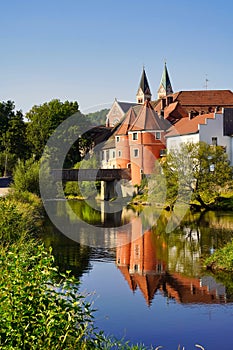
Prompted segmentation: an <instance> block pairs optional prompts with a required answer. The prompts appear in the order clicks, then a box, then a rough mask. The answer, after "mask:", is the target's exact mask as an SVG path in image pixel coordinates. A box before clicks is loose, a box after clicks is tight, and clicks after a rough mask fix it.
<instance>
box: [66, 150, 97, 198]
mask: <svg viewBox="0 0 233 350" xmlns="http://www.w3.org/2000/svg"><path fill="white" fill-rule="evenodd" d="M98 168H99V164H98V160H97V158H96V156H95V155H93V156H92V157H90V158H89V159H83V160H82V161H81V162H78V163H76V164H75V166H74V169H98ZM99 188H100V183H99V182H98V181H79V182H77V181H72V182H71V181H70V182H67V183H66V184H65V189H64V193H65V195H66V196H68V197H82V198H83V197H84V198H87V197H92V196H96V195H97V192H98V191H99Z"/></svg>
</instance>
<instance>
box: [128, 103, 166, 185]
mask: <svg viewBox="0 0 233 350" xmlns="http://www.w3.org/2000/svg"><path fill="white" fill-rule="evenodd" d="M167 128H168V123H167V121H166V120H164V119H163V117H159V116H158V114H157V113H156V112H155V111H154V109H153V108H152V106H151V104H150V102H149V101H146V102H145V103H144V105H143V106H142V108H141V110H140V112H139V113H138V116H137V118H136V119H135V121H134V122H133V124H132V125H131V127H130V128H129V130H128V138H129V147H130V160H131V173H132V182H133V184H134V185H136V184H137V185H140V183H141V180H142V177H143V175H149V174H152V173H153V171H154V166H155V160H156V159H158V158H159V157H160V151H161V150H162V149H165V148H166V146H165V137H164V136H165V131H166V129H167Z"/></svg>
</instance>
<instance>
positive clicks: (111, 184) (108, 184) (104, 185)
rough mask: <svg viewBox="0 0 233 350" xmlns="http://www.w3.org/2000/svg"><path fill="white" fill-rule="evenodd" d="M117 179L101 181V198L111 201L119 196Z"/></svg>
mask: <svg viewBox="0 0 233 350" xmlns="http://www.w3.org/2000/svg"><path fill="white" fill-rule="evenodd" d="M117 182H118V181H117V180H113V181H101V190H100V199H101V200H104V201H109V200H110V199H113V198H116V197H118V196H119V192H118V191H117V190H116V187H117Z"/></svg>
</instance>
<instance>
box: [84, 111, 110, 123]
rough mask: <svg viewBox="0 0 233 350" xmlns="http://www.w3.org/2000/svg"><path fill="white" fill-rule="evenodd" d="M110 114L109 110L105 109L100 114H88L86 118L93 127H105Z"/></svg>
mask: <svg viewBox="0 0 233 350" xmlns="http://www.w3.org/2000/svg"><path fill="white" fill-rule="evenodd" d="M108 112H109V109H106V108H105V109H101V110H100V111H98V112H93V113H88V114H86V117H87V118H88V119H89V120H90V124H91V125H105V123H106V116H107V114H108Z"/></svg>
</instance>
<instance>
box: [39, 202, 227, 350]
mask: <svg viewBox="0 0 233 350" xmlns="http://www.w3.org/2000/svg"><path fill="white" fill-rule="evenodd" d="M53 205H54V203H53ZM54 208H55V209H54ZM101 209H102V211H101ZM53 215H54V216H56V219H57V220H58V221H57V222H58V226H59V228H60V230H61V231H63V233H65V235H64V234H63V233H61V232H60V231H59V230H58V229H57V228H55V226H54V225H52V224H51V223H48V224H47V225H46V230H45V234H44V236H43V238H44V241H45V243H46V245H48V246H49V245H51V246H52V247H53V254H54V255H55V258H56V263H57V264H58V265H59V266H60V268H61V269H62V270H67V269H68V270H71V271H72V273H73V274H75V275H76V276H77V277H78V278H79V279H80V282H81V284H80V291H81V292H83V293H85V294H86V295H87V299H88V300H90V301H91V302H93V303H94V304H93V307H94V308H95V309H97V311H96V312H95V313H94V314H95V322H96V323H95V325H96V327H99V328H100V329H102V330H104V332H105V334H107V335H114V336H115V337H117V338H119V339H122V338H124V339H125V340H129V341H130V342H132V343H144V344H146V345H148V346H150V345H152V346H154V347H156V346H159V345H161V346H163V348H164V349H177V348H178V345H179V344H180V345H181V348H182V347H183V346H184V347H185V349H195V348H197V347H195V344H200V345H202V346H203V347H204V348H205V349H208V350H209V349H211V350H215V349H216V350H217V349H221V350H224V349H226V350H231V349H232V348H233V275H231V274H229V273H223V272H222V273H216V274H213V273H211V272H210V271H206V270H204V269H203V268H202V261H203V258H204V257H205V256H207V255H209V254H211V253H212V252H213V251H214V250H215V249H216V248H219V247H221V246H223V244H225V243H226V242H228V241H230V240H231V239H232V238H233V214H232V213H227V212H224V213H220V212H207V213H205V214H202V215H200V214H199V213H197V214H195V215H192V214H191V213H186V215H184V217H183V219H182V220H181V221H180V219H179V220H178V221H177V222H176V224H175V226H174V229H173V230H170V232H168V231H169V230H167V227H168V226H167V225H168V220H169V216H170V213H168V212H161V211H159V212H157V209H155V208H152V207H149V208H146V209H145V210H144V211H142V212H140V213H139V212H137V211H135V210H133V209H129V208H126V207H124V208H121V209H120V210H118V211H117V213H115V212H114V211H111V210H109V208H107V210H106V208H103V204H102V208H101V206H100V207H97V208H92V207H91V206H90V205H87V204H86V203H85V202H81V201H69V202H68V201H58V202H56V203H55V205H54V207H53ZM77 217H78V225H77V220H76V219H77ZM83 222H85V223H88V225H85V224H84V225H82V223H83ZM61 223H62V225H61ZM68 227H69V229H67V230H66V228H68ZM96 228H98V229H101V230H104V231H98V230H96ZM101 235H102V236H101Z"/></svg>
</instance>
